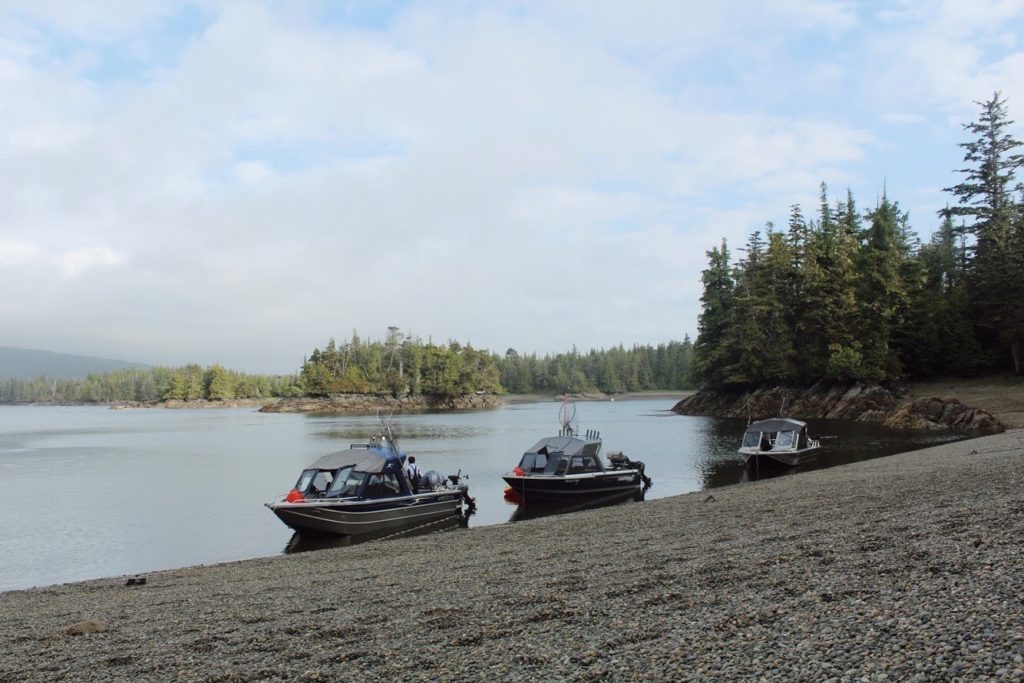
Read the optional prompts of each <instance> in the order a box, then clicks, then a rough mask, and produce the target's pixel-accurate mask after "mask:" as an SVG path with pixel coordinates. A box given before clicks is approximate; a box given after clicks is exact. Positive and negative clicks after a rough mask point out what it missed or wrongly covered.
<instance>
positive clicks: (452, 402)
mask: <svg viewBox="0 0 1024 683" xmlns="http://www.w3.org/2000/svg"><path fill="white" fill-rule="evenodd" d="M502 403H503V400H502V398H501V397H500V396H497V395H495V394H466V395H463V396H444V397H437V396H403V397H402V398H394V397H392V396H376V395H373V394H335V395H332V396H325V397H322V398H321V397H318V398H311V397H302V398H286V399H281V400H280V401H277V402H276V403H272V404H268V405H265V406H263V407H262V408H260V412H261V413H311V414H315V415H361V414H362V415H372V414H374V413H376V412H377V411H379V410H384V411H387V412H389V413H390V412H395V413H422V412H426V411H430V410H481V409H484V408H496V407H497V406H499V405H501V404H502Z"/></svg>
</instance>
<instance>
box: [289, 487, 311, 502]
mask: <svg viewBox="0 0 1024 683" xmlns="http://www.w3.org/2000/svg"><path fill="white" fill-rule="evenodd" d="M284 499H285V500H287V501H288V502H289V503H304V502H306V497H305V496H304V495H302V494H301V493H299V492H298V491H296V490H295V489H292V490H291V491H289V492H288V495H287V496H285V497H284Z"/></svg>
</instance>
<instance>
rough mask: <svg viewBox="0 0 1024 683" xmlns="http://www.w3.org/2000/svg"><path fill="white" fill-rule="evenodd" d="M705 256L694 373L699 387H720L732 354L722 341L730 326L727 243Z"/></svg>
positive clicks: (731, 284) (732, 287) (731, 287)
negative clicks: (705, 263)
mask: <svg viewBox="0 0 1024 683" xmlns="http://www.w3.org/2000/svg"><path fill="white" fill-rule="evenodd" d="M706 253H707V257H708V267H707V269H705V270H704V271H703V272H702V273H701V282H702V283H703V284H704V293H703V295H702V296H701V298H700V302H701V312H700V315H699V316H698V318H697V330H698V333H697V341H696V342H695V343H694V346H693V373H694V378H695V379H696V380H697V381H698V383H700V384H702V385H707V386H722V385H723V384H725V372H724V370H725V367H726V365H727V364H728V363H729V362H730V356H731V355H732V351H731V350H730V349H729V348H728V347H727V346H726V343H725V342H726V338H727V335H728V333H729V330H730V326H731V323H732V318H731V316H732V309H733V298H734V295H735V283H734V282H733V278H732V271H731V267H730V264H729V247H728V244H727V243H726V241H725V240H724V239H723V240H722V246H721V248H718V247H716V248H714V249H712V250H711V251H709V252H706Z"/></svg>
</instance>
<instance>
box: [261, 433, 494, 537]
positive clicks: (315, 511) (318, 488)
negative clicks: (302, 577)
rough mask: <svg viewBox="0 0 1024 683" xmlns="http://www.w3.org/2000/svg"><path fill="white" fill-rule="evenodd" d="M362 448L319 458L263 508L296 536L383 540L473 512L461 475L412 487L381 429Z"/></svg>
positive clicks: (427, 476) (429, 475) (424, 478)
mask: <svg viewBox="0 0 1024 683" xmlns="http://www.w3.org/2000/svg"><path fill="white" fill-rule="evenodd" d="M383 431H384V433H383V434H381V435H379V436H376V437H374V438H372V439H370V441H369V442H368V443H366V444H352V445H351V446H350V447H349V448H348V449H346V450H343V451H338V452H336V453H330V454H328V455H325V456H323V457H321V458H319V459H317V460H316V461H314V462H313V463H311V464H310V465H309V466H307V467H306V468H305V469H303V471H302V474H301V475H300V476H299V480H298V481H297V482H296V484H295V487H294V488H293V489H292V490H290V491H289V492H288V493H287V494H285V495H284V496H280V497H278V498H277V499H275V500H273V501H271V502H269V503H265V505H266V506H267V507H268V508H269V509H270V510H271V511H272V512H273V513H274V514H275V515H277V517H278V518H279V519H280V520H281V521H282V522H284V523H285V524H287V525H288V526H289V527H291V528H292V529H294V530H295V531H297V532H299V533H300V534H339V535H343V536H356V535H358V536H372V535H387V534H388V532H392V531H399V530H403V529H409V528H410V527H416V526H419V525H428V524H433V523H436V522H437V521H438V520H443V519H446V518H454V519H457V518H460V517H465V516H466V515H468V514H471V513H472V512H473V511H474V510H475V502H474V501H473V499H472V498H471V497H470V496H469V487H468V485H467V484H465V483H464V482H463V481H462V479H464V478H465V477H463V476H462V473H461V471H460V472H459V473H457V474H453V475H449V476H448V477H447V478H444V477H442V476H441V475H440V474H439V473H438V472H436V471H429V472H426V473H424V474H423V475H421V476H420V477H418V478H417V481H412V480H410V479H409V476H408V474H407V472H406V468H405V462H406V455H405V453H402V452H401V451H399V449H398V444H397V442H396V440H395V439H394V437H393V436H392V435H391V430H390V429H389V428H385V429H384V430H383Z"/></svg>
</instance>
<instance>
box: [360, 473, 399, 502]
mask: <svg viewBox="0 0 1024 683" xmlns="http://www.w3.org/2000/svg"><path fill="white" fill-rule="evenodd" d="M360 474H362V473H361V472H360ZM401 494H402V487H401V484H399V483H398V477H397V476H395V474H394V473H393V472H379V473H376V474H371V475H370V481H369V483H367V484H366V492H365V493H364V494H363V495H364V496H365V497H366V498H391V497H392V496H399V495H401Z"/></svg>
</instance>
